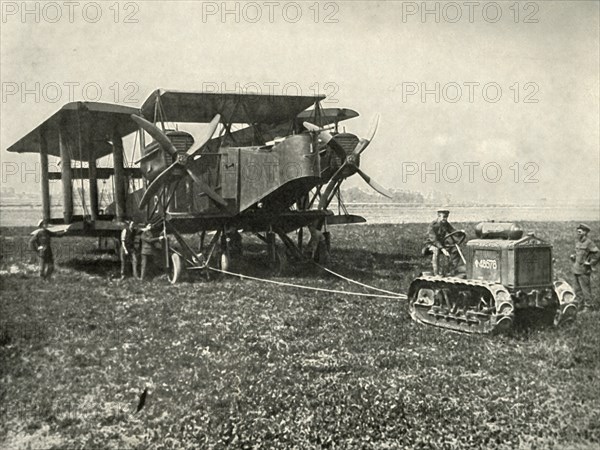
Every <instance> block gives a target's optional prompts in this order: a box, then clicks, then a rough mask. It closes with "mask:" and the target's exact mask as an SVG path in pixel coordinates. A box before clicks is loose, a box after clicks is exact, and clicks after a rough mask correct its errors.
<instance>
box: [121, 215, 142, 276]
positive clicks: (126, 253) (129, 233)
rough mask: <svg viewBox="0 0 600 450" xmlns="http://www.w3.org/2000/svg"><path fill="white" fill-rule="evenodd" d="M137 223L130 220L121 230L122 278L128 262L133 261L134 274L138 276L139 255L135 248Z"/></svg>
mask: <svg viewBox="0 0 600 450" xmlns="http://www.w3.org/2000/svg"><path fill="white" fill-rule="evenodd" d="M135 231H136V230H135V225H134V223H133V221H129V222H128V223H127V226H126V227H125V228H123V231H121V246H120V247H119V256H120V257H121V279H124V278H125V272H126V268H127V264H128V263H129V262H131V267H132V272H133V276H134V277H135V278H138V256H137V252H136V248H135Z"/></svg>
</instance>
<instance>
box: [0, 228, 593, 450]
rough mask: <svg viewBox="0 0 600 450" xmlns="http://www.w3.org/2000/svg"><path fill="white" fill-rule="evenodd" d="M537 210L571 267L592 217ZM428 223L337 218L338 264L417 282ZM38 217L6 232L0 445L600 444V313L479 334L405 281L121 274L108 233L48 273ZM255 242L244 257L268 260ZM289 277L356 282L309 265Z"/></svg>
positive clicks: (562, 268)
mask: <svg viewBox="0 0 600 450" xmlns="http://www.w3.org/2000/svg"><path fill="white" fill-rule="evenodd" d="M457 225H459V226H461V225H462V226H463V227H464V228H466V229H467V231H470V233H469V235H470V236H473V233H472V224H457ZM592 225H593V228H594V231H593V232H592V234H593V235H594V236H595V237H596V238H597V236H598V231H599V227H600V224H599V223H593V224H592ZM524 226H525V228H526V229H527V230H535V231H536V232H537V233H536V234H537V235H538V236H540V237H542V238H545V239H548V240H550V241H552V242H553V244H554V246H555V257H556V259H557V261H556V267H555V272H556V276H559V277H560V276H563V277H568V268H569V261H568V255H569V254H570V253H571V252H572V248H573V244H574V224H573V223H544V224H541V223H530V224H524ZM423 228H424V225H417V224H415V225H379V226H375V225H368V226H353V227H352V226H348V227H339V228H336V229H335V230H333V231H334V234H333V243H332V244H333V247H334V253H333V260H332V262H331V266H330V267H331V268H332V269H333V270H336V271H338V272H340V273H342V274H344V275H347V276H349V277H351V278H354V279H357V280H359V281H362V282H365V283H368V284H372V285H375V286H378V287H381V288H384V289H389V290H392V291H396V292H406V291H407V288H408V285H409V283H410V280H411V279H412V278H413V277H414V276H415V275H417V274H418V273H419V272H421V271H422V270H426V269H427V261H426V260H424V259H423V258H421V256H420V253H419V252H420V245H421V244H420V243H421V240H422V236H423ZM26 232H27V230H25V229H3V230H2V235H1V239H2V242H1V244H2V247H1V248H2V260H1V263H0V271H1V272H0V273H1V275H0V282H1V287H0V288H1V294H2V299H1V301H0V419H1V425H0V448H61V449H62V448H86V449H89V448H140V449H142V448H148V447H152V448H277V449H281V448H298V449H304V448H378V449H385V448H423V449H425V448H427V449H429V448H448V449H450V448H452V449H454V448H500V449H513V448H544V449H545V448H561V449H562V448H572V449H582V448H597V447H596V446H598V445H600V400H599V399H600V333H599V332H598V321H599V319H600V313H599V312H598V311H595V312H591V313H588V314H586V315H581V316H580V317H578V319H577V321H576V323H575V324H573V325H571V326H567V327H565V328H562V329H550V328H541V327H536V328H528V329H520V330H516V331H514V332H513V333H511V334H509V335H502V336H494V337H479V336H469V335H464V334H457V333H452V332H448V331H445V330H442V329H438V328H433V327H425V326H423V325H419V324H416V323H413V322H412V321H411V320H410V318H409V316H408V307H407V304H406V302H404V301H399V300H393V299H380V298H377V299H374V298H361V297H350V296H345V295H338V294H335V295H334V294H323V293H313V292H307V291H299V290H296V289H293V288H284V287H276V286H272V285H265V284H260V283H258V282H253V281H241V280H237V279H232V278H217V279H213V280H210V281H206V280H202V279H200V280H197V281H195V282H194V283H189V282H187V283H182V284H180V285H177V286H171V285H169V284H168V283H167V282H166V280H165V279H164V277H157V278H155V279H154V280H153V281H151V282H148V283H144V284H142V283H140V282H136V281H134V280H125V281H123V282H119V281H117V280H116V276H117V273H118V270H119V266H118V261H117V259H116V257H114V256H112V255H109V254H102V253H96V254H89V253H88V254H86V252H88V251H89V250H91V249H92V248H93V247H94V245H95V241H93V240H89V239H88V240H86V239H71V240H55V241H54V249H55V253H56V255H57V262H58V270H57V272H56V273H55V276H54V277H53V279H52V281H50V282H43V281H41V280H40V279H39V278H38V277H37V276H36V273H35V266H33V265H29V261H28V260H29V257H30V255H29V254H28V252H27V250H26V243H25V240H24V239H23V238H21V237H20V236H22V235H23V234H24V233H26ZM596 241H598V239H596ZM252 250H254V251H253V252H252V254H250V255H249V256H248V259H247V261H246V263H245V264H244V265H243V266H242V267H239V270H243V271H245V273H252V274H257V275H265V274H267V271H268V270H267V268H266V267H264V264H263V263H262V258H263V256H264V255H261V254H260V253H258V247H253V248H252ZM271 278H273V277H271ZM274 279H277V280H280V281H286V282H292V283H300V284H307V285H312V286H317V287H324V288H329V289H338V290H351V291H355V290H357V289H356V288H355V287H353V286H352V285H349V284H347V283H345V282H343V281H340V280H338V279H335V278H333V277H331V276H328V275H327V274H323V273H319V272H317V271H316V270H309V269H303V270H294V269H290V270H289V271H288V272H287V273H284V274H283V275H282V276H278V277H276V278H274ZM593 289H594V290H595V293H596V295H597V294H598V292H600V282H599V279H598V274H597V273H595V274H594V276H593ZM595 300H596V302H598V297H596V299H595ZM145 387H147V388H148V397H147V401H146V404H145V407H144V408H143V409H142V410H141V411H140V412H139V413H135V409H136V406H137V404H138V399H139V397H138V396H139V395H140V393H141V392H142V391H143V389H144V388H145Z"/></svg>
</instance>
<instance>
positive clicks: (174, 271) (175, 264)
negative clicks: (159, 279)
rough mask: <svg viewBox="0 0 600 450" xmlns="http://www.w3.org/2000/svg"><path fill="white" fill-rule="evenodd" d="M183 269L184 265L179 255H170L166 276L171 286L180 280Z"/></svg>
mask: <svg viewBox="0 0 600 450" xmlns="http://www.w3.org/2000/svg"><path fill="white" fill-rule="evenodd" d="M184 267H185V263H184V261H183V258H182V257H181V255H179V254H178V253H171V264H170V265H169V271H168V274H167V277H168V278H169V282H170V283H171V284H176V283H178V282H180V281H181V280H182V278H183V270H184Z"/></svg>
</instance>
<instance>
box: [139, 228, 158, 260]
mask: <svg viewBox="0 0 600 450" xmlns="http://www.w3.org/2000/svg"><path fill="white" fill-rule="evenodd" d="M159 240H160V239H159V238H157V237H154V235H153V234H152V231H148V230H146V231H144V232H143V233H142V251H141V253H142V255H146V256H150V255H153V254H154V243H155V242H158V241H159Z"/></svg>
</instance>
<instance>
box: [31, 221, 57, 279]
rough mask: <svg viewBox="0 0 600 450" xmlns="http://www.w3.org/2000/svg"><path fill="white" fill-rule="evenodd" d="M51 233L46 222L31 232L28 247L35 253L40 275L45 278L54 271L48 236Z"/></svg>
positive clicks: (49, 236)
mask: <svg viewBox="0 0 600 450" xmlns="http://www.w3.org/2000/svg"><path fill="white" fill-rule="evenodd" d="M51 236H52V234H51V233H50V230H48V228H47V225H46V223H45V222H44V223H42V225H41V227H40V228H38V229H37V230H35V231H34V232H33V233H31V239H30V240H29V247H30V248H31V250H33V251H34V252H36V253H37V255H38V260H39V263H40V277H42V278H43V279H44V280H47V279H48V278H50V276H51V275H52V272H54V255H52V246H51V243H50V238H51Z"/></svg>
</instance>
